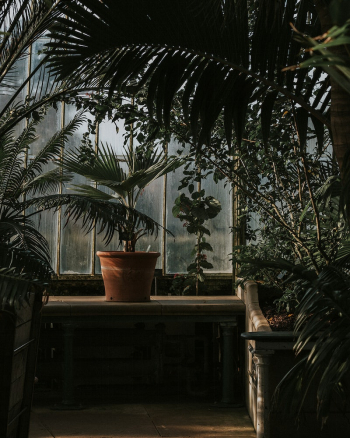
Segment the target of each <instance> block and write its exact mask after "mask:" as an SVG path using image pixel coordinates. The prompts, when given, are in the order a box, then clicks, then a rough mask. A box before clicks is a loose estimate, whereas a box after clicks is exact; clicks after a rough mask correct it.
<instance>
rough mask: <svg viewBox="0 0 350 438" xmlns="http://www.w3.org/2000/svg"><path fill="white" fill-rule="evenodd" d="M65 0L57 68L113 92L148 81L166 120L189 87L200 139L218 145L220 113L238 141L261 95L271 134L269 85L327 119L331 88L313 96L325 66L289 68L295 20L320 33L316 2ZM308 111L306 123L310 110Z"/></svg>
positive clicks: (150, 100)
mask: <svg viewBox="0 0 350 438" xmlns="http://www.w3.org/2000/svg"><path fill="white" fill-rule="evenodd" d="M72 5H74V7H71V6H72ZM58 8H59V10H60V12H61V15H60V16H58V17H57V22H56V24H55V26H54V27H53V28H52V31H51V36H52V41H51V42H50V43H49V44H48V49H49V50H48V52H49V54H50V63H51V68H52V72H53V74H57V75H58V77H59V78H61V79H62V78H66V77H67V75H73V76H72V79H71V81H81V80H84V81H85V83H86V85H87V86H88V85H90V86H91V87H92V88H95V87H96V86H98V87H101V88H104V87H106V88H108V89H109V96H112V95H113V93H114V92H116V91H119V90H123V89H125V88H127V87H129V88H130V89H132V90H134V91H135V90H139V89H141V88H142V87H143V86H144V85H145V84H147V89H148V97H147V106H148V108H149V111H150V116H151V118H153V115H155V116H156V118H157V120H158V122H159V123H160V124H162V125H164V126H166V127H169V126H170V124H171V117H172V103H173V100H174V98H175V96H176V93H177V92H178V91H179V90H183V97H182V102H181V106H182V107H183V114H184V119H185V121H186V124H187V125H188V126H189V128H190V129H191V132H192V134H193V137H194V142H196V143H197V144H198V145H202V144H210V143H211V140H212V130H213V128H214V126H215V123H216V120H217V119H218V118H219V117H221V115H222V113H224V119H223V120H224V125H223V130H224V136H225V137H226V140H227V143H228V144H230V143H231V140H232V128H234V130H235V134H236V140H237V141H238V143H240V142H241V140H242V138H243V133H244V126H245V123H246V120H247V117H246V116H247V108H248V104H249V103H251V102H258V104H259V107H260V109H261V116H262V122H263V124H264V131H265V135H266V136H268V132H269V126H270V124H269V112H271V110H272V108H273V105H274V102H273V99H271V93H270V91H273V92H279V93H281V94H283V95H284V96H286V97H288V98H292V99H294V101H295V102H297V103H298V104H299V105H300V106H301V107H302V108H303V109H305V110H307V111H309V112H310V113H311V114H313V116H314V117H316V118H318V119H319V120H320V121H321V123H325V124H329V123H328V120H327V116H326V115H325V108H324V107H323V101H326V100H327V96H328V94H329V87H327V86H326V87H324V88H323V89H322V90H321V91H320V93H321V94H322V96H323V97H324V99H321V100H317V101H315V100H314V99H313V98H312V90H313V89H314V88H315V86H317V82H318V81H319V79H320V73H321V70H319V69H316V70H315V71H312V72H310V73H306V72H301V73H298V74H294V73H291V72H287V73H282V72H281V68H282V67H283V66H286V65H291V64H292V63H294V60H295V56H296V55H297V53H298V51H299V44H298V43H297V42H295V41H294V40H293V38H292V31H291V29H290V25H289V23H290V22H293V23H296V24H297V25H298V26H299V27H300V31H301V32H304V33H307V32H309V33H310V32H311V34H312V36H316V35H319V34H320V33H321V31H320V28H319V20H318V17H317V15H316V14H315V13H314V6H313V4H312V2H310V1H309V0H291V1H288V2H276V1H275V0H273V1H269V0H264V1H257V0H237V1H227V2H225V3H224V4H222V2H219V1H212V0H190V1H189V0H180V1H178V2H177V3H176V4H175V3H174V2H173V1H172V0H161V1H160V0H158V1H154V0H151V1H146V0H134V1H133V2H132V4H130V0H122V1H118V2H115V1H113V0H106V1H104V2H103V3H102V4H101V2H100V1H99V0H89V2H88V3H86V2H85V1H81V0H78V1H77V0H70V1H66V2H63V3H62V4H60V5H59V7H58ZM179 11H181V14H180V13H179ZM132 22H134V23H138V25H137V26H130V23H132ZM179 29H181V32H179V31H178V30H179ZM100 35H104V38H100ZM304 56H305V57H306V58H308V55H307V54H305V55H304ZM303 88H306V93H302V90H303ZM274 95H275V94H274ZM320 97H321V96H320ZM300 116H301V117H300V120H301V119H302V120H303V121H305V117H307V115H306V114H305V112H300Z"/></svg>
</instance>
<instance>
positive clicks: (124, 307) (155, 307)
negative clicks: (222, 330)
mask: <svg viewBox="0 0 350 438" xmlns="http://www.w3.org/2000/svg"><path fill="white" fill-rule="evenodd" d="M244 313H245V305H244V303H243V301H242V300H240V299H239V298H238V297H236V296H208V297H203V296H202V297H183V296H181V297H180V296H152V297H151V301H149V302H144V303H132V302H110V301H105V297H104V296H93V297H91V296H90V297H81V296H50V299H49V302H48V304H47V305H46V306H44V308H43V316H44V317H49V316H83V315H97V316H98V315H100V316H101V315H106V316H107V315H232V314H234V315H243V314H244Z"/></svg>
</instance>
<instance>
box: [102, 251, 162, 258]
mask: <svg viewBox="0 0 350 438" xmlns="http://www.w3.org/2000/svg"><path fill="white" fill-rule="evenodd" d="M96 255H97V256H98V257H133V256H139V257H147V256H153V257H159V256H160V252H157V251H149V252H146V251H135V252H124V251H97V252H96Z"/></svg>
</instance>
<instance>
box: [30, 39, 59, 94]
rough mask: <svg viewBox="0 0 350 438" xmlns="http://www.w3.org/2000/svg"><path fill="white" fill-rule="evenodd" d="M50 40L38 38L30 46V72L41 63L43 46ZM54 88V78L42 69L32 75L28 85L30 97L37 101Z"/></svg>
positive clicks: (43, 55)
mask: <svg viewBox="0 0 350 438" xmlns="http://www.w3.org/2000/svg"><path fill="white" fill-rule="evenodd" d="M49 41H50V40H49V39H48V38H39V39H38V40H37V41H35V42H34V43H33V45H32V56H31V70H32V71H34V70H35V68H36V67H38V65H39V64H40V62H42V60H43V59H44V57H45V54H44V53H43V50H44V49H45V44H46V43H48V42H49ZM54 88H55V81H54V76H50V75H49V73H48V71H47V70H46V69H45V68H44V67H42V68H40V69H39V70H38V71H37V72H36V73H35V75H34V78H33V80H32V81H31V84H30V95H31V96H32V97H35V98H36V99H39V98H40V97H41V96H45V95H47V94H49V93H50V91H51V90H53V89H54Z"/></svg>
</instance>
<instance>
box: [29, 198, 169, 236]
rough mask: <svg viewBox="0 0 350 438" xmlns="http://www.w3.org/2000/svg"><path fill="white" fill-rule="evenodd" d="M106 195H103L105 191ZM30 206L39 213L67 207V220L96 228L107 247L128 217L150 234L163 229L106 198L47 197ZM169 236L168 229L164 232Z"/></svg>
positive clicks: (31, 203)
mask: <svg viewBox="0 0 350 438" xmlns="http://www.w3.org/2000/svg"><path fill="white" fill-rule="evenodd" d="M102 193H103V192H102ZM27 204H28V206H35V207H36V208H38V209H39V210H42V211H44V210H51V209H53V210H57V209H58V208H60V207H62V206H65V210H64V216H65V218H66V221H67V222H68V221H73V222H76V221H78V220H82V228H83V230H84V231H85V232H89V231H91V230H92V229H93V228H94V227H95V226H96V229H97V232H98V233H103V234H104V237H103V240H104V241H105V243H106V245H108V243H110V242H111V240H112V238H113V236H114V233H115V231H118V230H119V227H120V224H122V223H125V221H126V218H130V217H132V218H133V220H134V221H135V228H141V227H142V228H143V229H144V230H145V231H146V232H147V233H148V234H151V235H153V234H155V237H157V236H158V232H159V230H160V229H164V227H163V226H162V225H161V224H159V223H158V222H156V221H155V220H153V219H151V218H150V217H149V216H147V215H145V214H143V213H141V212H139V211H137V210H135V209H130V208H128V207H126V206H125V205H123V204H122V203H121V202H118V201H116V202H110V200H109V199H108V200H105V199H104V198H102V199H101V198H99V199H94V197H91V196H90V193H88V194H87V195H86V196H84V195H79V194H77V195H48V196H41V197H40V198H33V199H31V200H29V201H28V202H27ZM165 231H166V232H167V233H169V234H172V233H171V232H170V231H169V230H167V229H165Z"/></svg>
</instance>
